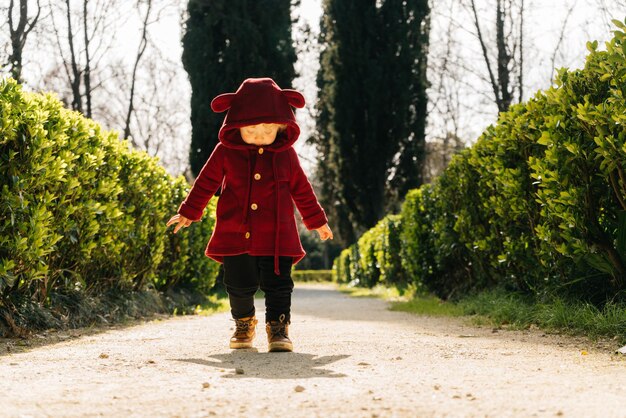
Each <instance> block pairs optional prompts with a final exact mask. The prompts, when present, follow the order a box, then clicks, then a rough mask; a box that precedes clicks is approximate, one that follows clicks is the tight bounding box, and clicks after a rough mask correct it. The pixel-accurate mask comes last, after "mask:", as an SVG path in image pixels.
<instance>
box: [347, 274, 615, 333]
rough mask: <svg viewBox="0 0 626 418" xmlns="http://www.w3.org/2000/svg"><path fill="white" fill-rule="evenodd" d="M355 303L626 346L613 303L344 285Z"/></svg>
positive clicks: (496, 292) (500, 291) (504, 293)
mask: <svg viewBox="0 0 626 418" xmlns="http://www.w3.org/2000/svg"><path fill="white" fill-rule="evenodd" d="M339 290H340V291H342V292H343V293H346V294H349V295H350V296H354V297H380V298H383V299H386V300H389V301H390V302H391V308H390V309H391V310H394V311H403V312H411V313H414V314H418V315H428V316H450V317H459V316H467V317H471V319H472V321H473V322H474V323H475V324H477V325H490V326H494V327H498V328H499V327H507V328H512V329H527V328H530V327H531V326H537V327H539V328H542V329H544V330H546V331H554V332H563V333H567V334H571V335H585V336H587V337H589V338H591V339H598V338H600V337H608V338H612V339H614V340H615V341H617V342H618V343H619V344H626V305H623V304H622V305H620V304H615V303H607V304H606V305H604V307H602V308H598V307H596V306H594V305H592V304H589V303H584V302H580V301H568V300H565V299H563V298H559V297H551V298H546V300H542V301H539V300H536V299H534V298H531V297H528V296H523V295H520V294H515V293H509V292H505V291H503V290H491V291H485V292H481V293H478V294H476V295H472V296H468V297H466V298H464V299H462V300H460V301H458V302H446V301H442V300H441V299H439V298H437V297H435V296H432V295H423V294H419V293H417V292H414V291H411V290H409V291H407V292H404V294H401V293H400V292H399V291H398V290H397V289H394V288H386V287H384V286H381V285H377V286H376V287H374V288H372V289H367V288H357V287H349V286H347V285H339Z"/></svg>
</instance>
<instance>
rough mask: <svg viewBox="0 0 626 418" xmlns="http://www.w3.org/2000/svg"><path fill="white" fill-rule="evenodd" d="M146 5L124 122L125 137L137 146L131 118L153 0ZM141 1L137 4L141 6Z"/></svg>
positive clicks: (148, 0)
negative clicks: (132, 132)
mask: <svg viewBox="0 0 626 418" xmlns="http://www.w3.org/2000/svg"><path fill="white" fill-rule="evenodd" d="M146 3H147V6H146V14H145V16H144V19H143V30H142V32H141V40H140V41H139V47H138V49H137V56H136V57H135V65H134V66H133V72H132V75H131V83H130V99H129V100H128V112H127V114H126V121H125V123H124V138H130V139H131V142H133V144H134V145H135V146H137V144H136V143H135V142H134V141H135V139H134V138H133V137H131V135H130V118H131V116H132V113H133V101H134V99H135V83H136V80H137V68H139V61H140V60H141V57H142V56H143V54H144V53H145V52H146V46H147V45H148V21H149V19H150V10H151V9H152V0H147V2H146ZM139 5H140V3H138V4H137V7H138V8H139Z"/></svg>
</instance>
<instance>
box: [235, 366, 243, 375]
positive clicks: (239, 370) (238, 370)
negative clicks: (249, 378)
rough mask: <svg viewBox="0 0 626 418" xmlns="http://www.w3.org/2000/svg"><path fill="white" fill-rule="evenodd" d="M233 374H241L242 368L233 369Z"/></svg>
mask: <svg viewBox="0 0 626 418" xmlns="http://www.w3.org/2000/svg"><path fill="white" fill-rule="evenodd" d="M235 373H236V374H243V369H242V368H240V367H237V368H236V369H235Z"/></svg>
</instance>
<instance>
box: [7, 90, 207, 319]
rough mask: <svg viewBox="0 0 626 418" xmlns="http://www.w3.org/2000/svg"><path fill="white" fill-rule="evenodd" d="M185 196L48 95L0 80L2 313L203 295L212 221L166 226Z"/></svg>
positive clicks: (179, 181)
mask: <svg viewBox="0 0 626 418" xmlns="http://www.w3.org/2000/svg"><path fill="white" fill-rule="evenodd" d="M188 188H189V186H188V184H187V182H186V181H185V179H184V178H183V177H178V178H173V177H171V176H170V175H168V174H167V173H166V171H165V169H164V168H163V167H161V166H160V165H159V163H158V160H157V159H156V158H151V157H149V156H148V155H147V154H146V153H144V152H138V151H134V150H131V149H130V148H129V146H128V144H127V142H126V141H120V140H119V139H118V137H117V134H116V133H114V132H105V131H103V130H102V129H101V128H100V126H99V125H98V124H97V123H95V122H94V121H92V120H89V119H87V118H85V117H83V116H81V115H80V114H79V113H77V112H73V111H70V110H67V109H64V108H63V106H62V104H61V102H59V100H57V99H56V98H55V97H54V96H52V95H42V94H34V93H26V92H23V91H22V88H21V86H20V85H18V84H17V83H16V82H15V81H14V80H11V79H7V80H4V81H2V82H0V308H4V309H5V310H8V311H11V310H15V309H16V308H15V306H16V305H15V304H16V303H17V302H16V301H19V300H26V299H28V300H36V301H37V302H39V303H42V304H46V303H48V302H49V301H50V294H51V293H52V292H56V293H63V292H75V291H83V292H104V291H106V290H107V289H119V290H124V289H126V290H129V291H130V290H143V289H146V288H148V287H154V288H156V289H157V290H161V291H165V290H169V289H172V288H173V287H175V286H184V287H186V288H195V289H198V290H200V291H207V290H208V289H209V288H211V287H212V286H213V283H214V281H215V277H216V274H217V269H218V265H217V263H215V262H213V261H211V260H210V259H209V258H207V257H205V256H204V246H205V244H206V242H207V241H208V236H209V235H210V233H211V231H212V228H213V222H214V217H213V216H212V215H210V214H207V216H205V218H204V221H203V222H201V223H199V224H196V225H194V227H193V228H189V229H188V230H187V231H185V233H182V234H181V233H179V234H176V235H174V234H172V233H171V231H166V226H165V223H166V221H167V219H168V218H169V217H170V216H171V215H173V214H175V213H176V210H177V208H178V205H179V204H180V202H181V201H182V200H183V199H184V196H185V195H186V193H187V191H188ZM213 206H214V205H211V206H210V207H209V208H208V209H207V211H209V212H210V213H213V212H212V211H213V210H214V207H213Z"/></svg>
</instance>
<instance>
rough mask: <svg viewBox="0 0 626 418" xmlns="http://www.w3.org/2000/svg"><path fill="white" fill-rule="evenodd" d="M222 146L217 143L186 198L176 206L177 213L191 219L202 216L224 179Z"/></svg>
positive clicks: (197, 219) (196, 219) (197, 218)
mask: <svg viewBox="0 0 626 418" xmlns="http://www.w3.org/2000/svg"><path fill="white" fill-rule="evenodd" d="M223 148H224V146H223V145H222V144H219V143H218V144H217V146H216V147H215V148H214V149H213V152H212V153H211V156H210V157H209V159H208V161H207V162H206V164H204V167H202V170H201V171H200V174H199V175H198V177H197V178H196V181H194V183H193V186H192V187H191V190H190V191H189V194H188V195H187V198H186V199H185V200H184V201H183V203H181V205H180V207H179V208H178V213H179V214H181V215H182V216H184V217H185V218H187V219H191V220H192V221H199V220H200V218H202V213H203V212H204V208H205V207H206V205H207V204H208V203H209V200H211V198H212V197H213V195H214V194H215V192H217V189H218V188H219V187H220V185H221V184H222V180H223V179H224V150H223Z"/></svg>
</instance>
